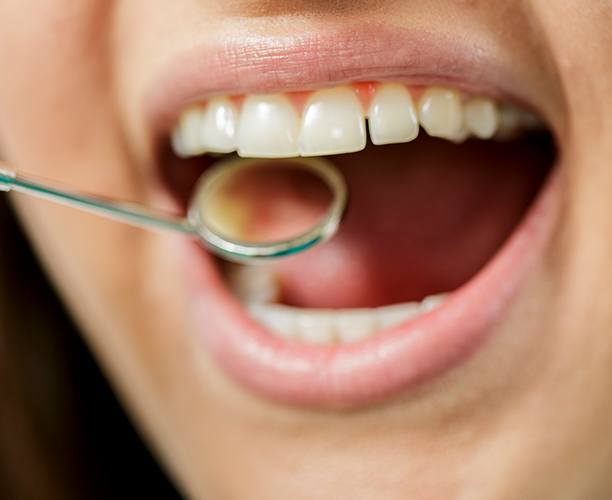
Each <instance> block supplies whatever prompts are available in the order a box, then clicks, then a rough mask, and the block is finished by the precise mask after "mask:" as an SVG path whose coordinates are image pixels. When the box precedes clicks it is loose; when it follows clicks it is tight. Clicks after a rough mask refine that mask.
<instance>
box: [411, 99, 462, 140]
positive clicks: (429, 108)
mask: <svg viewBox="0 0 612 500" xmlns="http://www.w3.org/2000/svg"><path fill="white" fill-rule="evenodd" d="M419 118H420V121H421V125H422V126H423V128H424V129H425V130H426V131H427V133H428V134H429V135H430V136H433V137H441V138H444V139H454V138H456V137H457V136H458V135H459V134H460V133H461V130H462V127H463V106H462V105H461V97H460V96H459V93H458V92H455V91H453V90H447V89H441V88H436V87H432V88H430V89H428V90H426V91H425V93H424V94H423V96H422V97H421V101H420V103H419Z"/></svg>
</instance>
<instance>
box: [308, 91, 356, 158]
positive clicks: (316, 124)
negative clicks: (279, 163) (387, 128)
mask: <svg viewBox="0 0 612 500" xmlns="http://www.w3.org/2000/svg"><path fill="white" fill-rule="evenodd" d="M366 143H367V135H366V127H365V116H364V114H363V109H362V107H361V103H360V102H359V99H357V96H356V95H355V93H354V92H353V91H352V90H351V89H348V88H336V89H328V90H321V91H319V92H315V93H314V94H313V95H312V97H311V98H310V100H309V102H308V104H307V105H306V108H305V110H304V114H303V116H302V130H301V133H300V140H299V146H300V147H299V149H300V154H301V155H302V156H319V155H334V154H341V153H353V152H356V151H361V150H362V149H364V148H365V147H366Z"/></svg>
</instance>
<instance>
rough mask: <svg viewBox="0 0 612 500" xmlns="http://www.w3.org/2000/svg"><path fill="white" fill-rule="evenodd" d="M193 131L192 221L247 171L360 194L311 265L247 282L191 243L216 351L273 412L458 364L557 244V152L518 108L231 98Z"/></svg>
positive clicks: (185, 179)
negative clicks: (230, 172)
mask: <svg viewBox="0 0 612 500" xmlns="http://www.w3.org/2000/svg"><path fill="white" fill-rule="evenodd" d="M177 116H178V118H176V120H175V121H174V126H173V127H172V130H171V133H168V138H167V144H168V148H166V149H167V151H166V153H165V154H164V158H163V161H162V162H161V165H162V167H161V172H162V174H163V177H164V179H165V182H166V185H167V186H168V187H169V190H170V191H171V192H172V194H173V195H174V197H175V198H176V199H177V200H179V202H180V203H181V204H182V205H183V206H184V207H186V206H187V204H188V201H189V196H190V194H191V191H192V190H193V185H194V183H195V180H196V179H197V178H198V177H199V176H200V175H201V174H202V173H203V172H204V171H205V170H206V169H207V168H210V166H211V165H213V164H214V163H215V162H217V161H223V159H224V158H225V157H230V156H232V157H233V156H240V157H246V158H261V159H262V161H268V160H265V159H270V158H274V159H275V160H274V161H281V162H282V159H283V158H293V157H296V156H324V157H326V158H327V159H328V160H330V161H332V162H333V163H334V164H335V165H336V166H337V167H338V168H339V169H340V170H341V172H342V173H343V175H344V176H345V178H346V181H347V184H348V187H349V191H350V194H351V205H350V208H349V211H348V213H347V216H346V219H345V221H344V223H343V225H342V227H341V229H340V231H339V232H338V234H337V235H336V236H335V237H334V238H333V239H332V240H330V241H329V242H326V243H324V244H323V245H321V246H319V247H317V248H315V249H312V250H309V251H307V252H305V253H303V254H300V255H296V256H293V257H290V258H287V259H283V260H279V261H276V262H274V263H271V264H266V265H261V266H245V265H239V264H229V263H225V262H222V261H220V260H218V259H216V258H214V257H213V256H212V255H210V254H207V252H205V251H203V250H201V249H195V248H194V246H193V245H191V244H189V245H188V248H189V250H188V254H189V256H190V258H189V259H188V266H189V272H188V276H189V281H190V282H191V288H192V290H193V297H194V301H193V302H194V310H195V311H196V314H195V316H196V317H197V318H198V319H197V321H196V322H197V324H198V325H199V327H198V328H199V329H200V330H201V332H202V334H203V336H204V338H205V339H206V343H207V346H208V349H209V351H210V352H211V353H212V354H213V356H214V357H215V358H216V359H217V361H218V362H219V364H220V365H221V366H222V367H224V368H225V369H226V370H227V371H228V373H229V374H230V375H232V376H233V377H234V378H235V379H236V380H238V381H239V382H241V383H242V384H243V385H246V386H247V387H249V388H251V389H253V390H255V391H256V392H258V393H261V394H263V395H264V396H267V397H272V398H275V399H280V400H282V401H286V402H291V403H297V404H308V405H323V406H334V407H338V406H352V405H358V404H364V403H369V402H372V401H374V400H379V399H381V398H384V397H389V396H391V395H393V394H397V393H399V392H401V391H403V390H406V389H407V388H409V387H411V386H413V385H415V384H417V383H419V382H423V381H424V380H426V379H427V378H428V377H431V376H434V375H436V374H438V373H440V372H441V371H443V370H444V369H446V368H449V367H451V366H454V365H455V364H456V363H457V362H459V361H460V360H462V359H466V358H467V357H468V356H469V354H470V353H471V352H473V351H474V350H475V348H476V347H477V346H478V345H480V344H482V343H483V341H484V339H486V338H487V337H488V334H489V333H490V332H491V331H492V329H493V326H494V325H495V324H496V323H498V322H499V320H500V318H501V316H502V315H503V314H504V312H505V310H506V309H508V308H509V306H510V304H511V302H512V298H513V297H514V296H515V295H516V292H517V290H518V289H519V287H520V284H521V282H522V281H523V278H524V277H525V276H526V275H527V274H528V270H529V267H530V265H531V263H532V262H533V261H534V257H537V255H539V253H540V249H541V248H543V246H544V242H545V241H546V238H545V234H546V230H545V228H544V226H546V224H543V223H542V222H541V221H542V220H548V219H549V218H547V217H544V215H543V214H545V213H547V212H552V210H551V207H550V206H551V205H552V202H551V199H552V195H551V193H552V192H553V191H554V187H553V186H554V184H555V182H554V178H555V177H556V176H555V175H554V172H555V170H556V168H555V165H556V156H557V151H556V146H555V143H554V140H553V137H552V134H551V133H550V131H549V130H548V129H547V126H546V125H545V123H544V121H543V120H542V119H540V118H539V117H538V116H537V114H536V113H535V112H533V111H531V110H527V109H524V108H523V107H521V106H519V105H517V104H515V103H513V102H509V101H504V100H501V99H493V98H490V97H488V96H485V95H478V94H477V93H472V92H466V91H463V90H459V89H456V88H453V86H451V85H448V86H442V85H426V84H423V83H422V82H419V83H418V84H411V83H410V82H404V81H397V82H396V81H390V80H387V79H384V80H383V81H367V82H359V81H358V82H349V83H343V84H341V85H337V86H334V87H325V88H320V89H316V88H315V89H311V90H307V91H297V92H296V91H293V90H291V91H287V92H276V93H274V94H270V93H263V94H244V93H242V94H228V95H222V96H219V95H214V96H212V97H209V98H206V97H205V98H203V99H197V100H195V101H192V102H190V103H189V105H187V106H184V107H183V109H182V111H180V113H178V114H177ZM279 159H280V160H279ZM502 305H503V306H504V307H502Z"/></svg>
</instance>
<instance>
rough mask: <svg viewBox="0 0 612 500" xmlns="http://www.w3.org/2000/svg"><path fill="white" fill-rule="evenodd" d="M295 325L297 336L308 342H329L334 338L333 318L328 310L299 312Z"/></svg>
mask: <svg viewBox="0 0 612 500" xmlns="http://www.w3.org/2000/svg"><path fill="white" fill-rule="evenodd" d="M296 326H297V331H298V337H299V338H300V339H301V340H303V341H304V342H307V343H309V344H331V343H332V342H334V341H335V340H336V329H335V325H334V318H333V315H332V313H330V312H327V311H313V312H303V313H299V314H298V315H297V318H296Z"/></svg>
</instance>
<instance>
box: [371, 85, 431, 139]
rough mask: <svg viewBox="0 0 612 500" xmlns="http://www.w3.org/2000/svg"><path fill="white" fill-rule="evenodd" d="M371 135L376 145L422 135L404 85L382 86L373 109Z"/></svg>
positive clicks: (375, 97) (372, 106)
mask: <svg viewBox="0 0 612 500" xmlns="http://www.w3.org/2000/svg"><path fill="white" fill-rule="evenodd" d="M368 115H369V119H368V125H369V128H370V138H371V139H372V143H373V144H376V145H382V144H397V143H402V142H410V141H413V140H414V139H416V138H417V137H418V135H419V120H418V118H417V113H416V109H415V107H414V103H413V102H412V97H411V96H410V93H409V92H408V90H407V89H406V87H404V86H403V85H397V84H385V85H381V86H380V87H379V88H378V90H377V92H376V95H375V96H374V99H373V100H372V105H371V107H370V111H369V114H368Z"/></svg>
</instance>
